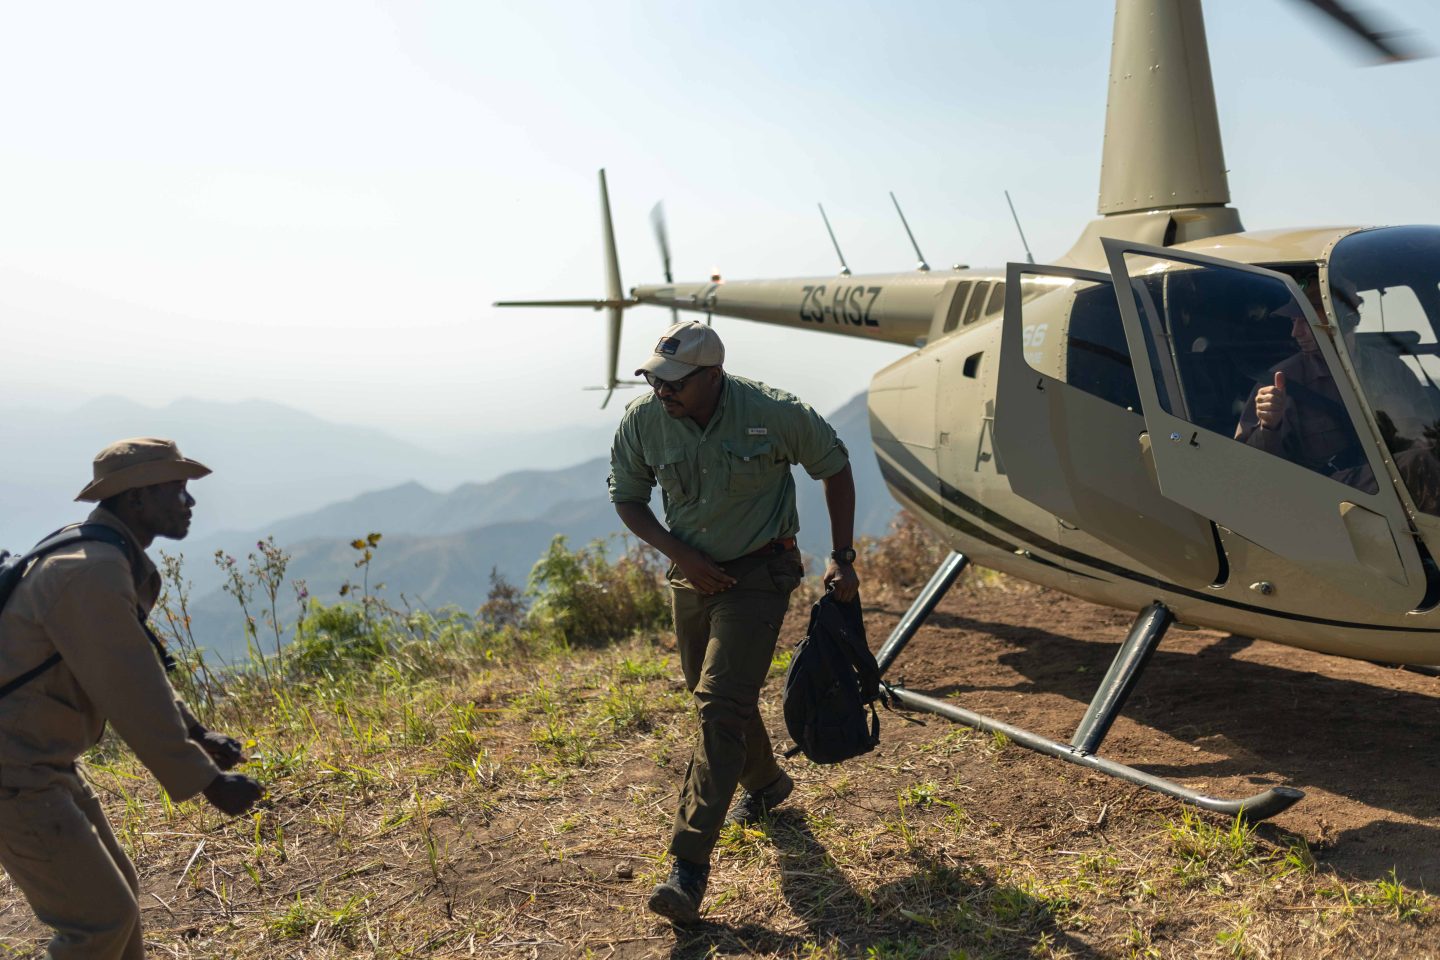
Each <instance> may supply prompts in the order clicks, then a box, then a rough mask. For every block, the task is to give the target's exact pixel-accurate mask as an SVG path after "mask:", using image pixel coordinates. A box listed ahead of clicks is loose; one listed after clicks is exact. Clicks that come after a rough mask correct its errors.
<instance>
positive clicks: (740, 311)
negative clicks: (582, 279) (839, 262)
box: [630, 272, 954, 346]
mask: <svg viewBox="0 0 1440 960" xmlns="http://www.w3.org/2000/svg"><path fill="white" fill-rule="evenodd" d="M951 279H954V278H953V277H947V276H946V275H945V274H939V273H930V274H925V273H918V272H910V273H899V274H875V275H871V276H863V277H861V276H854V277H849V276H839V277H800V278H794V279H786V280H735V281H728V282H722V281H718V280H715V281H711V282H708V283H676V284H665V285H647V286H639V287H635V288H633V289H632V290H631V291H630V295H631V297H632V298H633V299H634V300H635V301H636V302H637V303H644V304H651V305H654V306H658V307H665V308H667V309H673V310H685V311H690V312H692V313H703V314H706V315H707V316H721V317H737V318H739V319H742V320H754V321H756V322H758V323H772V324H778V325H780V326H786V327H798V328H801V329H805V330H816V331H821V332H824V333H836V334H841V335H843V336H851V337H860V338H862V339H865V340H879V341H883V342H886V343H899V344H904V345H906V346H914V345H915V344H916V343H917V342H918V341H921V340H923V339H924V338H925V336H926V335H927V334H928V333H929V332H930V323H931V320H932V318H933V317H934V315H935V311H936V310H937V309H938V308H940V306H941V304H942V301H943V300H944V299H945V293H946V289H947V287H946V285H947V282H948V281H949V280H951Z"/></svg>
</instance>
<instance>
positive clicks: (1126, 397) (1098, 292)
mask: <svg viewBox="0 0 1440 960" xmlns="http://www.w3.org/2000/svg"><path fill="white" fill-rule="evenodd" d="M1064 380H1065V382H1066V383H1069V384H1071V385H1072V386H1074V387H1076V388H1078V389H1080V390H1084V391H1085V392H1086V393H1088V394H1090V395H1091V396H1096V397H1099V398H1100V399H1102V400H1108V401H1110V402H1111V403H1113V404H1115V405H1116V406H1117V407H1124V408H1125V409H1126V410H1130V411H1133V412H1135V413H1140V412H1141V409H1140V389H1139V388H1138V387H1137V386H1136V385H1135V370H1134V367H1133V366H1132V365H1131V363H1130V348H1129V346H1128V345H1127V344H1126V343H1125V327H1124V324H1122V323H1121V321H1120V306H1119V304H1117V303H1116V302H1115V291H1114V289H1113V287H1111V285H1110V284H1108V283H1107V284H1099V285H1087V286H1081V287H1079V288H1077V290H1076V292H1075V301H1074V304H1073V305H1072V306H1071V308H1070V326H1069V330H1068V336H1067V338H1066V346H1065V377H1064Z"/></svg>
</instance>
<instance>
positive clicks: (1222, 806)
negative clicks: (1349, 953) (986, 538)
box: [876, 553, 1305, 823]
mask: <svg viewBox="0 0 1440 960" xmlns="http://www.w3.org/2000/svg"><path fill="white" fill-rule="evenodd" d="M966 562H967V560H966V558H965V556H964V555H963V554H960V553H952V554H950V556H949V557H947V558H946V559H945V561H944V562H943V563H942V564H941V565H940V568H939V569H938V570H936V571H935V575H934V576H932V577H931V578H930V582H929V583H928V584H926V585H925V588H924V589H923V590H922V591H921V592H920V595H919V596H918V597H917V598H916V600H915V603H914V604H912V605H911V607H910V609H909V610H908V611H907V612H906V614H905V616H904V617H903V618H901V620H900V623H899V624H898V625H897V626H896V628H895V631H894V632H893V633H892V634H891V635H890V637H889V639H887V640H886V641H885V644H884V646H882V647H881V648H880V653H879V654H878V655H877V657H876V659H877V661H878V662H879V664H880V671H881V673H882V674H883V673H884V671H885V670H886V668H888V667H889V666H890V665H891V664H892V663H894V662H895V658H896V657H897V656H898V655H899V654H900V651H901V650H902V649H904V647H905V645H906V644H907V643H909V641H910V638H911V637H913V636H914V635H915V632H916V631H917V630H919V628H920V624H921V623H922V622H924V620H925V618H926V617H927V616H929V614H930V612H931V611H932V610H934V609H935V606H936V604H938V603H939V602H940V598H941V597H943V596H944V595H945V591H946V590H948V589H949V588H950V585H951V584H952V583H954V582H955V578H956V577H958V576H959V574H960V571H961V570H963V569H964V568H965V564H966ZM1174 619H1175V618H1174V615H1173V614H1172V613H1171V612H1170V610H1169V608H1168V607H1166V606H1165V605H1164V604H1163V603H1160V602H1159V601H1158V600H1157V601H1155V602H1154V603H1151V604H1150V605H1149V606H1148V607H1146V608H1145V609H1144V610H1142V611H1140V613H1139V615H1137V616H1136V618H1135V623H1134V625H1133V626H1132V627H1131V628H1130V633H1129V635H1128V636H1126V638H1125V642H1124V643H1122V644H1121V645H1120V649H1119V650H1118V651H1117V652H1116V654H1115V659H1114V661H1112V662H1111V664H1110V669H1109V670H1108V671H1107V672H1106V674H1105V679H1104V680H1102V681H1101V683H1100V689H1099V690H1097V691H1096V692H1095V697H1094V699H1093V700H1091V701H1090V706H1089V707H1088V708H1087V709H1086V711H1085V716H1084V717H1083V718H1081V720H1080V724H1079V726H1077V727H1076V728H1075V735H1074V736H1073V737H1072V738H1071V740H1070V743H1068V744H1066V743H1060V742H1058V741H1055V740H1050V739H1048V738H1046V737H1042V736H1040V735H1039V734H1037V733H1032V732H1031V731H1029V730H1026V729H1024V728H1022V727H1016V726H1012V725H1010V724H1008V723H1004V722H1002V721H1000V720H995V719H993V718H991V717H987V716H984V715H983V714H979V713H975V712H973V711H970V710H966V709H964V708H963V707H958V706H956V705H955V704H953V703H948V702H946V701H943V700H937V699H935V698H934V697H927V696H925V695H924V694H921V693H915V692H914V691H912V690H907V689H905V688H904V687H903V686H889V687H888V692H889V694H890V695H891V696H892V697H894V698H895V699H896V700H897V701H899V702H900V703H901V704H903V705H905V706H907V707H910V708H911V709H913V710H924V711H926V712H928V713H934V714H936V715H938V716H942V717H945V718H946V719H947V720H954V721H955V722H957V723H963V724H965V725H966V726H968V727H974V728H975V729H977V730H984V731H986V732H987V733H1000V734H1004V735H1005V736H1006V737H1008V738H1009V739H1010V740H1012V741H1014V742H1015V743H1018V744H1019V745H1020V746H1022V747H1025V748H1026V749H1029V750H1034V751H1036V752H1037V753H1043V754H1045V755H1046V756H1050V757H1055V758H1057V759H1059V760H1064V761H1066V762H1067V763H1074V764H1077V765H1078V766H1082V767H1088V768H1090V769H1091V770H1096V771H1099V772H1100V773H1103V774H1105V775H1106V776H1111V777H1116V778H1118V779H1120V780H1124V781H1126V782H1127V783H1133V784H1135V785H1136V786H1140V787H1144V788H1146V789H1147V790H1154V791H1155V792H1156V793H1162V794H1164V795H1165V796H1167V797H1174V798H1175V799H1177V800H1180V801H1182V802H1184V803H1188V804H1190V805H1191V806H1195V807H1199V808H1200V809H1202V810H1209V811H1211V812H1212V813H1222V814H1225V815H1226V816H1232V817H1240V818H1242V819H1244V820H1246V821H1248V822H1251V823H1255V822H1258V821H1261V820H1265V819H1267V818H1269V817H1273V816H1275V815H1276V814H1278V813H1281V812H1282V811H1284V810H1287V809H1289V808H1290V807H1291V806H1293V805H1294V804H1295V803H1297V802H1298V801H1300V800H1301V799H1303V798H1304V796H1305V794H1304V793H1303V792H1302V791H1300V790H1296V789H1294V788H1293V787H1271V788H1270V789H1268V790H1264V791H1262V792H1260V793H1257V794H1255V795H1254V796H1251V797H1244V798H1241V799H1236V800H1225V799H1222V798H1220V797H1212V796H1209V795H1207V794H1204V793H1200V792H1199V791H1197V790H1191V789H1189V788H1188V787H1184V786H1181V785H1180V784H1178V783H1176V782H1175V781H1173V780H1166V779H1165V778H1164V777H1157V776H1155V775H1154V774H1150V773H1146V772H1144V771H1143V770H1136V769H1135V768H1134V767H1128V766H1126V765H1125V764H1123V763H1116V762H1115V761H1113V760H1106V759H1105V758H1104V757H1101V756H1098V754H1097V751H1099V749H1100V744H1101V743H1102V742H1103V741H1104V739H1105V735H1106V734H1107V733H1109V731H1110V726H1111V724H1113V723H1114V722H1115V718H1116V717H1117V716H1119V714H1120V709H1121V707H1123V706H1124V705H1125V700H1126V699H1127V698H1128V697H1129V695H1130V691H1131V690H1132V689H1134V686H1135V683H1136V681H1137V680H1139V678H1140V674H1141V672H1142V671H1143V670H1144V669H1145V665H1146V664H1147V663H1148V662H1149V660H1150V655H1151V654H1152V653H1154V652H1155V647H1156V646H1157V645H1158V644H1159V643H1160V638H1161V637H1163V636H1164V635H1165V631H1166V630H1167V629H1168V628H1169V627H1170V624H1171V623H1173V622H1174Z"/></svg>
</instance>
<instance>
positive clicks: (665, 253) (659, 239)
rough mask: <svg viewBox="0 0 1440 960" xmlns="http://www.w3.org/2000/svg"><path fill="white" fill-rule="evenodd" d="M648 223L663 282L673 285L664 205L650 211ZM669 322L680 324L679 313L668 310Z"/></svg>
mask: <svg viewBox="0 0 1440 960" xmlns="http://www.w3.org/2000/svg"><path fill="white" fill-rule="evenodd" d="M650 223H651V225H652V226H654V228H655V242H656V243H658V244H659V245H660V263H661V264H662V265H663V266H664V267H665V282H666V283H674V282H675V275H674V274H673V273H672V272H671V271H670V233H669V231H668V230H667V229H666V228H665V203H664V201H661V202H660V203H657V204H655V206H654V207H652V208H651V209H650ZM670 322H671V323H672V324H675V323H679V322H680V311H679V310H676V309H675V308H674V307H671V308H670Z"/></svg>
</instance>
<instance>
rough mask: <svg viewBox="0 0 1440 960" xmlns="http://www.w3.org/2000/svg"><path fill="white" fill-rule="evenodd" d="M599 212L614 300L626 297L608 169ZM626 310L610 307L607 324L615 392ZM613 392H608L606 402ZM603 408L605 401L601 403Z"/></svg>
mask: <svg viewBox="0 0 1440 960" xmlns="http://www.w3.org/2000/svg"><path fill="white" fill-rule="evenodd" d="M600 213H601V215H602V216H603V217H604V218H605V294H606V296H607V297H608V298H609V299H610V301H611V303H619V302H621V301H623V300H624V299H625V294H624V291H623V290H622V289H621V284H620V257H619V255H618V254H617V253H616V252H615V226H614V224H613V223H612V222H611V220H610V189H609V188H608V187H607V186H606V185H605V171H604V170H603V169H602V170H601V171H600ZM623 312H624V309H623V308H622V307H618V306H612V307H610V309H609V313H610V317H609V321H610V322H609V323H608V324H606V327H607V330H606V344H605V345H606V351H605V370H606V377H605V384H606V386H608V387H610V389H611V390H612V391H613V390H614V389H615V385H616V384H617V383H618V382H619V379H618V376H619V372H620V318H621V316H622V315H623ZM609 402H610V395H609V394H608V393H607V394H606V395H605V403H609ZM601 406H602V408H603V406H604V404H602V405H601Z"/></svg>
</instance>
